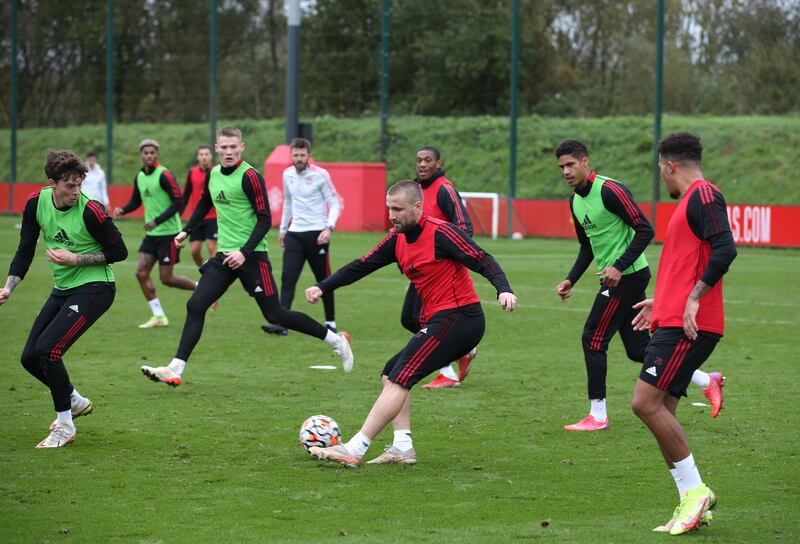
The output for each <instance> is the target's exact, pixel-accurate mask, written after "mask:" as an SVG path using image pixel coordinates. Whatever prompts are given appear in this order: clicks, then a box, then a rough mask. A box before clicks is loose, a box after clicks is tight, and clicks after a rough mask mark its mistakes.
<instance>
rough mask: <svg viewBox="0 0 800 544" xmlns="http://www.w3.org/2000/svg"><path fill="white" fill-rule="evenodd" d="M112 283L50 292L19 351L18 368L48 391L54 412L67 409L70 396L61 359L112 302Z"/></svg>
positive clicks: (93, 284) (90, 284)
mask: <svg viewBox="0 0 800 544" xmlns="http://www.w3.org/2000/svg"><path fill="white" fill-rule="evenodd" d="M115 293H116V290H115V287H114V284H113V283H100V282H97V283H87V284H85V285H81V286H80V287H76V288H74V289H70V290H68V291H57V290H53V294H51V295H50V298H48V299H47V302H45V303H44V306H42V309H41V310H40V311H39V315H38V316H36V319H35V320H34V322H33V326H32V327H31V332H30V333H29V334H28V339H27V341H26V342H25V347H24V348H23V350H22V357H21V360H22V366H24V367H25V370H27V371H28V372H30V373H31V375H33V376H34V377H35V378H36V379H37V380H39V381H40V382H42V383H43V384H45V385H46V386H47V387H49V388H50V394H51V395H52V396H53V405H54V406H55V409H56V412H64V411H66V410H69V409H70V400H69V396H70V394H71V393H72V389H73V386H72V382H70V379H69V374H68V373H67V368H66V367H65V366H64V361H63V360H62V356H63V355H64V354H65V353H66V352H67V350H68V349H69V348H70V346H72V344H74V343H75V341H76V340H77V339H78V338H80V337H81V335H82V334H83V333H85V332H86V331H87V330H89V327H91V326H92V325H93V324H94V322H95V321H97V320H98V319H99V318H100V316H101V315H103V314H104V313H106V310H108V309H109V308H110V307H111V304H112V303H113V302H114V295H115Z"/></svg>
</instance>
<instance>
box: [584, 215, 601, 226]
mask: <svg viewBox="0 0 800 544" xmlns="http://www.w3.org/2000/svg"><path fill="white" fill-rule="evenodd" d="M581 226H582V227H583V230H592V229H593V228H595V227H597V225H595V224H594V223H592V220H591V219H589V216H588V215H584V216H583V222H582V223H581Z"/></svg>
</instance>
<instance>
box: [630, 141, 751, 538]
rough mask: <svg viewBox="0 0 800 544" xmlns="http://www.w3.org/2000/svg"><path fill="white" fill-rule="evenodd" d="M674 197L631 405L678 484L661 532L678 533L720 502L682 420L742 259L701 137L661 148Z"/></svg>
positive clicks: (640, 319) (637, 321)
mask: <svg viewBox="0 0 800 544" xmlns="http://www.w3.org/2000/svg"><path fill="white" fill-rule="evenodd" d="M658 153H659V159H658V167H659V169H660V171H661V178H662V180H663V182H664V186H665V187H666V189H667V192H668V193H669V195H670V196H671V197H672V198H675V199H680V201H679V202H678V206H677V208H676V209H675V212H674V213H673V215H672V218H671V219H670V221H669V225H668V226H667V234H666V238H665V239H664V248H663V249H662V251H661V259H660V261H659V266H658V274H657V275H656V290H655V295H654V297H653V298H652V299H647V300H644V301H642V302H639V303H638V304H636V305H635V306H634V307H635V308H638V309H640V310H641V311H640V312H639V314H637V315H636V317H635V318H634V320H633V324H634V327H635V328H636V329H637V330H638V329H645V328H649V329H650V331H651V332H653V337H652V338H651V339H650V343H649V344H648V346H647V351H646V353H645V359H644V364H643V365H642V372H641V373H640V374H639V380H638V381H637V382H636V387H635V389H634V391H633V399H632V401H631V407H632V408H633V411H634V413H635V414H636V415H637V416H638V417H639V418H640V419H641V420H642V421H643V422H644V424H645V425H647V428H648V429H650V432H651V433H653V436H655V438H656V441H657V442H658V446H659V448H660V449H661V453H662V455H663V456H664V460H665V461H666V462H667V467H669V470H670V472H671V473H672V477H673V478H674V479H675V484H676V485H677V487H678V495H679V497H680V504H679V505H678V507H677V508H676V509H675V512H674V514H673V516H672V518H671V519H670V520H669V521H668V522H667V523H666V524H665V525H662V526H660V527H656V528H655V529H654V530H655V531H657V532H669V533H670V534H671V535H679V534H682V533H685V532H687V531H691V530H692V529H695V528H697V527H699V526H700V524H702V523H703V522H704V521H706V520H707V519H708V518H709V517H710V515H711V512H710V510H711V508H712V507H713V506H714V503H715V502H716V497H715V496H714V493H712V491H711V489H709V488H708V487H707V486H706V485H705V484H704V483H703V481H702V479H701V477H700V472H699V471H698V469H697V465H696V464H695V461H694V457H693V456H692V452H691V451H690V450H689V443H688V441H687V439H686V432H685V431H684V430H683V427H682V426H681V424H680V423H679V422H678V420H677V419H676V417H675V411H676V409H677V407H678V401H679V400H680V398H681V397H682V396H685V395H686V386H687V385H688V384H689V381H690V379H691V376H692V373H693V372H694V371H695V370H696V369H697V368H699V367H700V365H702V364H703V363H704V362H705V361H706V360H707V359H708V358H709V356H710V355H711V353H712V352H713V351H714V347H715V346H716V345H717V342H719V340H720V338H722V335H723V334H724V332H725V331H724V325H725V312H724V308H723V302H722V276H723V275H725V273H726V272H727V271H728V268H729V267H730V264H731V263H732V262H733V260H734V259H735V258H736V246H735V245H734V242H733V236H732V234H731V229H730V226H729V224H728V214H727V211H726V205H725V199H724V198H723V197H722V193H720V191H719V189H718V188H717V187H716V186H714V185H712V184H711V183H709V182H708V181H706V180H705V178H704V177H703V172H702V171H701V170H700V162H701V160H702V155H703V146H702V144H701V143H700V138H698V137H697V136H695V135H694V134H689V133H687V132H681V133H676V134H670V135H669V136H667V137H666V138H664V139H663V140H662V141H661V142H660V143H659V145H658Z"/></svg>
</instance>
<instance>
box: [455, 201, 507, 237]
mask: <svg viewBox="0 0 800 544" xmlns="http://www.w3.org/2000/svg"><path fill="white" fill-rule="evenodd" d="M479 198H482V199H489V200H491V201H492V240H497V229H498V222H499V220H500V194H499V193H461V200H462V201H463V202H464V207H467V201H468V200H470V199H479ZM474 220H475V218H473V221H474Z"/></svg>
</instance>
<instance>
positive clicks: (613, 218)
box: [555, 140, 724, 431]
mask: <svg viewBox="0 0 800 544" xmlns="http://www.w3.org/2000/svg"><path fill="white" fill-rule="evenodd" d="M555 154H556V159H557V160H558V166H559V168H561V171H562V173H563V176H564V181H565V182H566V183H567V185H568V186H569V187H570V188H572V189H573V191H574V192H573V193H572V194H571V195H570V197H569V205H570V210H571V211H572V220H573V223H574V225H575V234H576V235H577V237H578V241H579V242H580V250H579V252H578V257H577V259H576V260H575V264H574V265H573V267H572V270H570V272H569V274H567V278H566V279H565V280H563V281H562V282H561V283H559V284H558V285H557V286H556V292H557V293H558V295H559V296H560V297H561V298H562V300H566V299H568V298H569V297H570V295H571V293H572V287H573V286H574V285H575V283H577V281H578V280H579V279H580V277H581V276H582V275H583V273H584V272H585V271H586V269H587V268H588V267H589V265H590V263H591V261H592V259H594V260H595V262H596V263H597V268H598V269H599V272H597V276H600V277H601V281H600V288H599V290H598V292H597V295H596V296H595V299H594V304H593V305H592V309H591V311H590V312H589V317H588V318H587V319H586V323H585V325H584V326H583V334H582V336H581V343H582V345H583V355H584V361H585V364H586V374H587V376H588V392H589V403H590V406H589V415H587V416H586V417H585V418H584V419H582V420H581V421H578V422H577V423H573V424H571V425H567V426H566V427H564V428H565V429H566V430H568V431H597V430H602V429H607V428H608V427H609V424H610V423H609V419H608V415H607V412H606V371H607V368H608V363H607V352H608V344H609V342H610V341H611V338H612V337H613V336H614V334H615V333H617V332H619V336H620V338H621V339H622V343H623V345H624V346H625V351H626V353H627V355H628V357H629V358H630V359H631V360H632V361H635V362H639V363H641V362H642V361H644V352H645V349H646V347H647V342H648V341H649V340H650V336H649V335H648V333H647V331H634V330H633V326H632V325H631V320H632V319H633V317H634V315H635V314H636V311H635V310H633V309H632V306H633V305H634V304H636V303H637V302H640V301H642V300H644V299H645V298H646V297H645V290H646V289H647V284H648V283H649V281H650V268H649V266H648V264H647V259H646V258H645V256H644V250H645V248H646V247H647V244H649V243H650V240H652V238H653V235H654V232H653V228H652V227H651V226H650V223H649V222H648V221H647V219H645V217H644V214H643V213H642V211H641V210H640V209H639V207H638V206H637V205H636V202H635V201H634V200H633V197H632V196H631V193H630V191H628V188H627V187H625V186H624V185H622V184H621V183H620V182H618V181H615V180H613V179H610V178H607V177H604V176H601V175H598V174H597V173H596V172H595V171H594V170H592V169H591V167H590V165H589V150H588V149H587V147H586V145H585V144H583V143H582V142H580V141H578V140H565V141H563V142H561V144H559V146H558V147H557V148H556V152H555ZM723 380H724V378H723V377H722V374H720V373H718V372H714V373H711V374H706V373H705V372H702V371H700V370H698V371H697V372H695V375H694V376H692V382H693V383H695V384H697V385H699V386H701V387H703V388H704V389H703V392H704V393H705V395H706V397H707V398H708V399H709V400H710V401H711V403H712V417H716V415H717V413H718V412H719V409H720V407H721V405H722V385H723Z"/></svg>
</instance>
